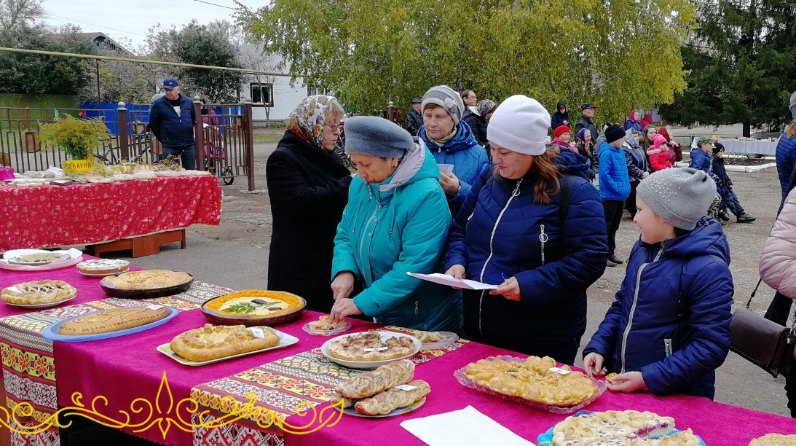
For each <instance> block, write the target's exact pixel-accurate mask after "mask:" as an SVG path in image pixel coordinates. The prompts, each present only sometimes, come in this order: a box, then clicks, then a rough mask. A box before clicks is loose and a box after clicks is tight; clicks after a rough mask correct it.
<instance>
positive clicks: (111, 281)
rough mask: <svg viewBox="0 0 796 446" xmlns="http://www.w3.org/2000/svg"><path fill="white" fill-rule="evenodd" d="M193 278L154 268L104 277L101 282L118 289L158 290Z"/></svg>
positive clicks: (184, 274) (184, 282)
mask: <svg viewBox="0 0 796 446" xmlns="http://www.w3.org/2000/svg"><path fill="white" fill-rule="evenodd" d="M192 280H193V277H191V275H190V274H188V273H182V272H177V271H168V270H157V269H153V270H148V271H133V272H129V273H122V274H119V275H118V276H111V277H104V278H103V279H102V281H100V284H101V285H103V286H105V287H108V288H113V289H117V290H157V289H161V288H171V287H176V286H180V285H184V284H186V283H188V282H190V281H192Z"/></svg>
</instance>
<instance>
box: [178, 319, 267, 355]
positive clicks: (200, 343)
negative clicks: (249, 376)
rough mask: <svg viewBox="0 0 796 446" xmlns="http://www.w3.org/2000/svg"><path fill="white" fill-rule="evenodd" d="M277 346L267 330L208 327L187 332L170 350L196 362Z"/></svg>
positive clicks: (222, 326) (237, 326)
mask: <svg viewBox="0 0 796 446" xmlns="http://www.w3.org/2000/svg"><path fill="white" fill-rule="evenodd" d="M277 344H279V336H277V335H276V333H274V332H273V330H271V329H270V328H268V327H248V328H247V327H245V326H243V325H216V326H214V325H211V324H205V326H204V327H201V328H195V329H193V330H188V331H186V332H185V333H182V334H180V335H178V336H177V337H175V338H174V340H172V341H171V345H170V347H171V349H172V351H174V353H176V354H178V355H180V356H181V357H183V358H185V359H187V360H189V361H196V362H204V361H210V360H213V359H219V358H226V357H227V356H234V355H239V354H241V353H248V352H252V351H255V350H262V349H264V348H269V347H275V346H276V345H277Z"/></svg>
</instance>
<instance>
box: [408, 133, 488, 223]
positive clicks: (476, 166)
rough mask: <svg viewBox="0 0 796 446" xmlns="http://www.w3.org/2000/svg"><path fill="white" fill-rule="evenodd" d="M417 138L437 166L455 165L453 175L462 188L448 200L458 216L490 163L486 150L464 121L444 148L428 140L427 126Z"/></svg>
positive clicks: (453, 214) (452, 213)
mask: <svg viewBox="0 0 796 446" xmlns="http://www.w3.org/2000/svg"><path fill="white" fill-rule="evenodd" d="M417 136H419V137H420V138H421V139H422V140H423V142H425V143H426V147H428V149H429V150H431V154H432V155H434V159H435V160H437V164H453V174H454V175H456V177H457V178H458V179H459V183H460V184H461V185H462V188H461V189H460V190H459V193H458V194H456V195H455V196H453V197H451V196H447V198H448V206H449V207H450V210H451V215H452V216H456V214H457V213H458V212H459V209H460V208H461V207H462V203H464V198H465V197H467V194H469V193H470V187H471V185H472V184H473V182H475V179H476V178H477V177H478V172H480V171H481V170H482V169H483V168H484V166H486V165H487V164H488V163H489V158H488V157H487V156H486V150H484V148H483V147H481V146H480V145H478V141H476V140H475V136H474V135H473V132H472V130H471V129H470V126H469V125H467V123H466V122H464V121H459V124H458V127H457V130H456V135H455V136H454V137H453V139H451V140H450V141H448V142H446V143H445V145H443V146H442V147H437V145H436V144H434V143H433V142H431V140H429V139H428V135H426V127H425V126H423V127H420V130H419V131H418V132H417Z"/></svg>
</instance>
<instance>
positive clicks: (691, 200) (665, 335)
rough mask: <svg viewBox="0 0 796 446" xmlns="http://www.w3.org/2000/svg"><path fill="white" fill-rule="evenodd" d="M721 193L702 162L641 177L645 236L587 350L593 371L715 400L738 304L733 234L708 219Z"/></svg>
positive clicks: (634, 385)
mask: <svg viewBox="0 0 796 446" xmlns="http://www.w3.org/2000/svg"><path fill="white" fill-rule="evenodd" d="M715 193H716V184H715V183H714V182H713V180H712V179H711V178H710V177H709V176H708V175H707V174H706V173H705V172H702V171H701V170H695V169H684V168H670V169H665V170H661V171H659V172H655V173H653V174H652V175H650V176H649V177H648V178H647V179H645V180H644V181H642V182H641V183H640V184H639V186H638V189H637V191H636V207H637V208H638V212H637V213H636V216H635V218H634V219H633V220H634V221H635V222H636V224H637V225H638V227H639V230H640V232H641V237H640V239H639V240H638V241H637V242H636V245H635V246H634V247H633V250H632V251H631V253H630V258H629V259H628V265H627V273H626V275H625V278H624V280H623V282H622V286H621V287H620V289H619V292H617V293H616V300H615V301H614V303H613V304H612V305H611V308H610V309H609V310H608V312H607V313H606V316H605V319H604V320H603V322H602V323H601V324H600V327H599V328H598V329H597V332H596V333H595V334H594V336H593V337H592V339H591V341H590V342H589V344H588V345H587V346H586V348H585V349H584V350H583V354H584V359H583V368H584V369H586V372H587V373H588V374H589V375H590V376H604V375H605V374H606V373H612V374H617V375H616V376H614V377H609V378H608V379H607V384H608V388H609V389H610V390H612V391H614V392H635V391H638V390H649V391H650V392H652V393H653V394H654V395H666V394H672V393H685V394H689V395H693V396H703V397H707V398H711V399H712V398H713V395H714V393H715V388H714V384H715V380H716V377H715V370H716V368H718V367H719V366H720V365H721V364H722V363H723V362H724V360H725V359H726V357H727V353H728V351H729V347H730V333H729V330H730V319H731V318H732V315H731V313H730V307H731V306H732V303H733V300H732V294H733V284H732V276H731V275H730V268H729V266H728V265H729V262H730V248H729V245H728V243H727V238H726V237H725V236H724V232H723V231H722V229H721V224H720V223H719V222H718V221H717V220H716V219H714V218H709V217H705V212H706V211H707V208H708V206H710V203H711V201H713V196H714V195H715ZM684 315H687V316H684ZM631 321H632V323H630V322H631Z"/></svg>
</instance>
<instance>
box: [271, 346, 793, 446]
mask: <svg viewBox="0 0 796 446" xmlns="http://www.w3.org/2000/svg"><path fill="white" fill-rule="evenodd" d="M503 354H512V353H511V352H507V351H505V350H502V349H498V348H494V347H489V346H486V345H482V344H476V343H470V344H467V345H465V346H463V347H462V348H460V349H458V350H457V351H455V352H452V353H450V354H447V355H445V356H443V357H441V358H437V359H435V360H434V361H431V362H429V363H426V364H421V365H419V366H418V367H417V369H416V371H415V377H416V378H418V379H423V380H426V381H428V383H429V384H430V385H431V394H430V395H429V396H428V398H427V400H426V403H425V404H424V405H423V406H422V407H420V408H419V409H417V410H416V411H414V412H410V413H407V414H404V415H401V416H397V417H392V418H380V419H366V418H359V417H353V416H348V415H343V417H342V419H341V420H340V422H339V423H338V424H337V425H336V426H333V427H327V428H322V429H320V430H318V431H317V432H314V433H312V434H309V435H286V436H285V445H287V446H298V445H307V446H323V445H340V444H345V445H348V446H351V445H383V444H400V445H423V444H425V443H423V442H422V441H420V440H419V439H417V438H416V437H414V436H413V435H412V434H410V433H409V432H408V431H406V430H405V429H403V428H402V427H401V426H400V423H401V422H402V421H404V420H409V419H412V418H416V417H425V416H429V415H434V414H439V413H444V412H450V411H453V410H458V409H463V408H465V407H467V406H468V405H471V406H473V407H475V408H476V409H478V410H479V411H480V412H482V413H483V414H485V415H487V416H489V417H491V418H492V419H494V420H496V421H498V422H499V423H501V424H502V425H503V426H506V427H507V428H509V429H511V430H512V431H513V432H514V433H516V434H517V435H519V436H521V437H523V438H525V439H527V440H530V441H531V442H533V443H534V444H535V443H536V439H537V437H538V436H539V434H541V433H543V432H545V431H546V430H547V429H549V428H550V427H552V426H553V425H554V424H555V423H557V422H559V421H561V420H563V419H564V418H565V417H566V415H556V414H552V413H549V412H544V411H540V410H537V409H532V408H529V407H526V406H523V405H520V404H516V403H510V402H506V401H503V400H501V399H498V398H495V397H493V396H490V395H487V394H485V393H481V392H478V391H475V390H472V389H468V388H465V387H463V386H462V385H461V384H459V383H458V382H457V381H456V379H455V378H454V377H453V372H454V371H455V370H457V369H459V368H461V367H464V366H465V365H467V364H468V363H470V362H475V361H477V360H479V359H482V358H485V357H487V356H494V355H503ZM512 355H513V356H519V355H518V354H512ZM586 409H587V410H595V411H604V410H625V409H635V410H649V411H651V412H655V413H657V414H659V415H667V416H672V417H674V418H675V420H676V424H677V427H678V428H681V429H684V428H689V427H690V428H691V429H693V430H694V433H696V434H697V435H699V436H700V437H702V439H703V440H704V441H705V443H706V444H707V445H708V446H747V445H748V444H749V441H750V440H751V439H752V438H756V437H759V436H761V435H763V434H765V433H769V432H777V433H790V434H793V433H796V420H794V419H791V418H785V417H782V416H779V415H771V414H767V413H763V412H757V411H754V410H748V409H742V408H740V407H735V406H729V405H726V404H719V403H714V402H712V401H710V400H708V399H706V398H696V397H688V396H669V397H654V396H652V395H649V394H644V393H634V394H615V393H612V392H610V391H606V392H605V393H604V394H603V395H602V396H601V397H600V398H598V399H597V401H595V402H594V403H592V404H591V405H590V406H588V407H587V408H586ZM287 421H288V422H290V423H293V424H303V423H301V421H302V420H301V419H300V418H299V417H298V416H295V415H294V416H293V417H291V418H289V419H288V420H287Z"/></svg>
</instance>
